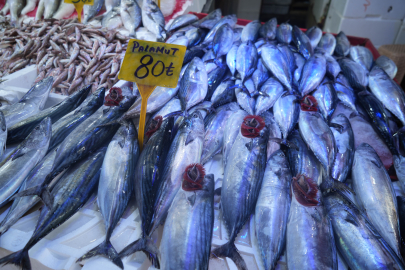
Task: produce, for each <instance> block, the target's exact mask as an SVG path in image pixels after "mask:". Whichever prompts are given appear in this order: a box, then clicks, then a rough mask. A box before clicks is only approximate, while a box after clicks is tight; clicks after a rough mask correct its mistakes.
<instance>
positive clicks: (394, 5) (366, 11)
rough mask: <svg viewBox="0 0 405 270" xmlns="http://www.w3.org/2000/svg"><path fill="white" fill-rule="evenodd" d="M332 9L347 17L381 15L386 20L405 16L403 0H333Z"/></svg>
mask: <svg viewBox="0 0 405 270" xmlns="http://www.w3.org/2000/svg"><path fill="white" fill-rule="evenodd" d="M330 9H334V10H336V12H337V13H338V14H339V15H341V16H342V17H346V18H366V17H379V18H381V19H386V20H402V19H404V18H405V1H403V0H332V1H331V4H330Z"/></svg>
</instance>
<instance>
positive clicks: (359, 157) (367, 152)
mask: <svg viewBox="0 0 405 270" xmlns="http://www.w3.org/2000/svg"><path fill="white" fill-rule="evenodd" d="M357 162H359V163H360V164H368V165H370V164H371V163H372V164H373V165H374V166H376V167H378V168H381V167H383V163H382V162H381V159H380V157H379V156H378V154H377V152H376V151H375V150H374V148H373V147H372V146H371V145H369V144H368V143H362V144H360V145H359V146H358V147H357V148H356V151H355V152H354V160H353V168H354V167H355V164H356V163H357Z"/></svg>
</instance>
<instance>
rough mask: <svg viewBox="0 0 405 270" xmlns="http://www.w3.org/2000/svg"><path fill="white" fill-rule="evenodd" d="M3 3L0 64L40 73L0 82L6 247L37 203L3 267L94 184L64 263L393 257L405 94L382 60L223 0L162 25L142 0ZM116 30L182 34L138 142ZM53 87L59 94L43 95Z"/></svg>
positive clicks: (390, 263) (152, 35)
mask: <svg viewBox="0 0 405 270" xmlns="http://www.w3.org/2000/svg"><path fill="white" fill-rule="evenodd" d="M13 1H14V2H15V0H13ZM13 1H11V0H9V1H7V5H6V6H5V7H4V9H3V10H2V11H1V12H2V13H4V12H7V10H8V9H10V10H11V18H10V19H8V18H9V17H8V16H6V19H5V20H6V21H5V22H6V23H5V24H4V26H3V25H2V26H1V27H2V30H0V62H1V65H0V72H1V74H0V77H3V80H6V79H8V78H10V77H12V76H17V74H16V73H14V72H15V71H18V70H20V69H23V68H25V67H26V66H28V65H34V64H35V65H36V66H35V67H32V68H35V69H36V71H37V77H36V78H35V80H34V79H32V81H34V82H33V84H32V86H31V89H29V90H28V92H27V93H26V94H25V95H24V96H23V97H22V98H21V99H19V98H17V97H15V96H14V97H13V96H10V95H8V94H7V92H10V91H7V83H5V84H2V88H4V89H2V90H0V95H1V97H0V102H1V103H0V162H1V163H0V176H1V177H0V181H1V183H2V185H0V206H4V209H6V208H8V209H7V210H8V212H7V213H4V214H3V215H2V216H4V218H3V220H1V221H0V239H3V240H2V241H0V244H1V245H2V247H3V244H4V243H6V242H10V241H9V240H10V239H12V240H14V239H13V236H14V235H15V234H13V233H15V231H16V230H17V229H16V228H17V227H18V228H20V227H22V226H21V222H22V221H24V222H26V221H25V220H28V219H27V218H26V217H25V215H26V214H27V213H30V211H32V210H31V209H33V207H34V205H36V204H39V205H41V206H42V208H41V210H40V213H38V212H37V215H32V216H30V219H29V220H30V222H32V221H34V222H37V224H36V226H35V229H34V232H33V233H32V236H30V239H26V238H25V240H26V242H24V243H26V244H25V245H24V247H22V250H20V251H17V252H15V253H12V254H10V255H8V256H6V257H4V258H0V264H6V263H12V264H16V265H18V266H20V267H22V268H23V269H26V270H28V269H31V265H30V260H29V255H30V256H32V257H35V259H37V258H38V255H37V254H38V253H41V254H43V253H44V252H42V251H40V252H38V250H35V252H34V250H32V251H30V253H29V254H28V252H29V250H31V248H32V247H34V246H35V245H36V244H37V243H38V242H39V241H40V240H41V239H42V238H46V241H48V242H52V241H56V240H52V237H47V235H48V234H49V233H50V232H51V231H53V230H55V231H59V230H63V228H58V227H59V225H61V224H63V223H65V222H66V221H68V220H69V219H70V218H72V219H71V222H72V221H74V222H76V223H75V224H79V225H82V223H81V220H83V219H82V218H81V217H78V216H82V215H80V214H79V215H74V214H75V213H78V212H79V213H82V214H84V212H83V211H89V207H87V206H86V207H84V208H85V209H82V210H80V208H81V207H82V206H83V205H84V204H85V203H86V202H87V201H88V199H89V197H90V196H91V195H92V194H95V195H96V196H97V203H91V202H90V203H89V205H90V204H91V207H92V209H94V211H99V214H97V223H92V225H91V226H88V227H91V230H93V227H94V225H93V224H99V225H97V226H100V228H101V229H100V230H97V235H98V236H96V237H93V232H92V233H91V240H89V243H87V244H83V245H82V246H81V247H78V249H79V248H80V254H78V255H75V256H74V257H75V260H66V261H70V265H69V266H67V267H65V268H66V269H73V268H75V269H76V268H80V267H81V265H83V264H86V266H90V267H92V266H93V264H92V263H93V262H95V261H97V263H103V264H104V263H105V268H106V269H107V268H108V267H109V266H107V264H109V265H110V266H112V265H113V264H115V267H120V268H122V269H124V268H125V269H128V268H131V267H136V268H138V267H139V266H138V265H142V266H141V268H142V269H143V268H145V267H146V268H147V267H149V266H150V265H152V267H153V268H154V269H173V270H178V269H201V270H207V269H208V268H209V267H210V268H212V269H213V270H215V269H217V268H218V266H217V265H224V264H227V262H225V261H224V260H218V259H225V258H228V259H230V260H232V261H233V263H234V264H235V265H236V267H237V268H238V270H248V269H254V267H256V266H257V267H258V268H259V269H264V270H270V269H278V268H288V269H291V270H292V269H305V270H306V269H334V270H335V269H338V265H339V267H340V266H341V265H345V266H346V268H349V267H350V269H404V270H405V266H404V261H403V258H402V254H401V252H400V251H401V249H402V248H404V246H402V245H403V243H402V238H401V232H403V231H404V228H403V227H404V224H403V223H404V222H403V221H404V220H405V218H404V216H405V215H404V209H405V203H404V202H405V199H404V198H405V196H404V194H405V127H404V125H405V94H404V92H403V90H402V89H401V87H400V86H399V85H398V84H397V83H396V81H395V80H394V79H393V77H394V76H395V75H396V72H397V67H396V66H395V64H394V63H393V62H392V61H391V60H390V59H388V58H385V57H380V58H378V59H374V58H373V53H374V52H373V53H372V51H371V50H369V49H368V48H367V47H365V46H362V45H357V46H352V45H351V44H350V42H349V41H350V40H351V38H350V37H349V38H348V37H347V36H346V35H345V34H344V33H343V32H341V33H339V34H337V35H335V34H331V33H325V34H323V33H322V31H321V29H320V28H318V27H312V28H310V29H308V30H307V31H304V30H301V29H299V28H298V27H297V26H295V25H290V24H289V23H288V22H280V23H281V24H280V25H279V26H277V20H276V19H275V18H273V19H270V20H269V21H267V22H266V23H264V24H262V23H261V22H259V21H252V22H249V23H248V24H246V25H245V26H244V27H241V26H240V25H237V22H238V20H237V17H236V15H232V14H231V15H226V16H224V17H222V12H221V10H219V9H217V10H214V11H213V12H211V13H210V14H208V15H207V16H206V17H204V18H202V19H199V18H201V15H199V14H183V15H180V16H177V17H175V18H170V19H171V20H170V21H169V22H168V24H166V22H165V18H164V16H163V14H165V13H164V12H163V13H162V10H160V9H159V7H158V6H157V3H156V2H155V1H152V0H143V1H135V0H121V1H119V0H95V1H94V5H93V6H89V5H86V6H85V7H84V13H83V16H84V20H83V22H84V24H81V23H78V22H77V21H76V20H75V19H67V20H64V19H50V18H52V17H59V16H61V17H63V16H65V15H62V13H64V14H68V13H69V12H70V10H69V6H66V5H67V4H66V5H63V3H61V1H50V0H41V1H40V3H39V4H38V8H37V20H36V21H30V20H26V18H25V17H22V16H20V15H19V14H20V13H25V12H28V11H27V10H29V9H31V8H32V6H33V4H34V6H35V5H36V3H34V2H33V1H27V3H23V2H24V1H23V2H19V3H17V5H16V3H14V2H13ZM23 8H25V9H23ZM22 9H23V10H22ZM21 10H22V11H21ZM104 10H105V13H103V14H101V15H100V12H101V13H102V12H104ZM163 11H166V10H163ZM23 16H25V15H23ZM42 17H44V19H40V18H42ZM12 25H15V27H14V26H12ZM100 25H101V26H100ZM121 31H123V32H121ZM123 33H125V34H123ZM130 37H131V38H138V39H142V40H143V39H146V40H151V41H152V40H153V41H155V40H158V41H160V42H167V43H170V44H179V45H182V46H185V47H186V48H187V49H186V56H185V58H184V61H183V65H182V67H181V72H180V76H179V78H178V83H177V86H176V87H174V88H167V87H163V86H158V87H156V89H155V90H154V91H153V93H152V94H151V95H150V97H149V99H148V104H147V108H146V112H147V121H146V128H145V133H144V137H145V140H144V144H143V145H138V141H137V123H138V121H139V116H140V111H141V103H142V98H141V97H140V95H139V90H138V88H137V86H136V84H135V83H133V82H123V81H121V82H119V83H117V84H115V83H116V82H117V81H118V73H119V71H120V63H121V61H122V59H123V56H124V53H125V50H126V48H127V46H128V41H129V39H130ZM150 69H152V67H150ZM12 73H14V74H13V75H12V76H8V77H5V76H7V75H8V74H12ZM21 73H22V72H21ZM30 83H31V82H30ZM114 84H115V85H114ZM3 86H4V87H3ZM50 92H54V93H57V94H64V95H67V96H68V97H66V98H65V99H64V101H62V102H60V103H58V104H56V105H54V106H53V107H49V108H48V107H45V103H47V101H51V102H52V100H48V96H49V93H50ZM3 93H5V94H3ZM53 96H54V94H52V95H51V97H53ZM18 97H19V96H18ZM16 143H19V145H17V146H16V145H15V144H16ZM10 153H11V154H10ZM391 178H392V179H398V180H399V182H398V184H393V183H392V182H391ZM394 187H395V190H394ZM401 189H402V190H401ZM395 192H396V193H395ZM135 207H136V208H135ZM34 209H37V208H34ZM126 209H128V210H126ZM135 209H137V210H135ZM91 211H93V210H91ZM132 215H133V217H134V218H133V219H132V218H130V219H128V218H127V217H128V216H131V217H132ZM73 216H74V217H73ZM121 220H125V224H126V225H124V226H130V227H131V229H130V230H131V231H137V232H136V234H134V235H133V238H131V239H129V238H130V237H132V236H131V235H130V234H129V233H128V231H127V228H128V227H127V228H125V230H121V229H122V226H121V225H122V224H123V222H122V221H121ZM83 222H84V223H85V222H86V221H83ZM91 222H93V221H91ZM23 224H24V226H25V224H26V223H23ZM65 224H66V223H65ZM128 224H129V225H128ZM30 225H32V226H31V227H32V228H33V227H34V226H33V225H34V224H30ZM65 226H66V225H65ZM75 226H76V225H75ZM401 226H402V227H401ZM31 227H30V228H31ZM62 227H64V226H62ZM79 227H80V226H79ZM83 227H84V228H85V229H82V230H83V231H86V230H87V231H88V229H86V228H87V226H84V224H83ZM221 228H225V230H222V229H221ZM83 231H80V234H79V233H77V234H75V233H76V232H75V233H72V235H74V234H75V235H74V237H75V239H79V238H80V237H79V238H77V235H80V236H81V235H82V233H83ZM95 231H96V230H95ZM59 232H60V231H59ZM251 232H253V234H251ZM24 233H25V234H27V233H28V231H27V232H25V231H24ZM29 233H30V235H31V231H29ZM25 234H24V235H25ZM27 235H28V234H27ZM94 235H96V232H94ZM100 235H101V236H100ZM248 235H249V236H248ZM402 237H404V236H402ZM20 238H24V237H23V236H20ZM59 238H60V237H59ZM83 238H84V237H83ZM118 239H119V240H118ZM122 239H124V240H122ZM6 240H7V241H6ZM17 240H20V239H19V238H18V239H17ZM63 241H65V239H64V240H63ZM75 241H76V240H75ZM77 241H79V240H77ZM80 241H82V239H80ZM120 241H122V242H120ZM48 242H45V241H44V242H43V243H44V244H43V245H44V246H45V245H47V244H48ZM64 243H65V242H64ZM75 243H77V242H72V241H70V242H69V245H70V247H69V248H75V246H74V245H76V244H75ZM6 244H7V243H6ZM245 244H246V245H247V246H249V247H245V246H244V245H245ZM82 247H85V248H84V249H83V250H82V249H81V248H82ZM253 247H254V250H253V249H252V248H253ZM35 249H42V246H41V247H40V246H39V245H38V246H36V247H35ZM250 250H252V253H254V254H253V255H254V258H253V259H251V257H249V256H250V255H251V254H247V252H250ZM13 251H16V250H13ZM239 251H240V252H239ZM145 255H146V256H145ZM67 256H71V255H70V254H68V255H67ZM101 256H102V257H107V259H108V260H104V261H101V259H100V257H101ZM90 258H91V260H88V259H90ZM40 260H41V259H40ZM76 260H77V261H76ZM210 260H211V261H210ZM51 261H52V260H50V262H51ZM73 261H74V262H73ZM47 263H48V262H47ZM255 263H257V264H255ZM87 264H88V265H87ZM128 264H129V265H128ZM134 265H135V266H134ZM103 267H104V265H103ZM229 267H230V268H232V267H235V266H234V265H230V266H229ZM60 268H63V267H62V266H61V267H60ZM146 268H145V269H146ZM58 269H59V268H58Z"/></svg>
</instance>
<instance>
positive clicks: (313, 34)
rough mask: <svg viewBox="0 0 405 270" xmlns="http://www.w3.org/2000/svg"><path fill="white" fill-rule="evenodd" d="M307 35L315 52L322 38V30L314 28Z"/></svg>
mask: <svg viewBox="0 0 405 270" xmlns="http://www.w3.org/2000/svg"><path fill="white" fill-rule="evenodd" d="M305 34H306V35H307V36H308V38H309V41H310V42H311V47H312V49H313V50H315V48H316V46H318V43H319V41H320V40H321V38H322V30H321V29H320V28H319V27H317V26H312V27H311V28H309V29H308V30H307V31H306V32H305Z"/></svg>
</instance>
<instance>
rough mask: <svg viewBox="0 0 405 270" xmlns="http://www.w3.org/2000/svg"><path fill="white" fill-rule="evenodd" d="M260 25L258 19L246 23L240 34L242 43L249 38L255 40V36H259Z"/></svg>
mask: <svg viewBox="0 0 405 270" xmlns="http://www.w3.org/2000/svg"><path fill="white" fill-rule="evenodd" d="M261 26H262V24H261V23H260V21H258V20H254V21H251V22H250V23H248V24H247V25H246V26H245V27H244V28H243V30H242V34H241V36H240V38H241V41H242V43H244V42H248V41H249V40H250V41H252V42H256V40H257V37H258V36H259V29H260V27H261Z"/></svg>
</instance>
